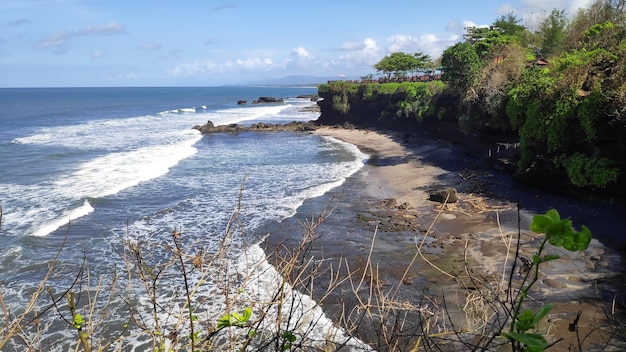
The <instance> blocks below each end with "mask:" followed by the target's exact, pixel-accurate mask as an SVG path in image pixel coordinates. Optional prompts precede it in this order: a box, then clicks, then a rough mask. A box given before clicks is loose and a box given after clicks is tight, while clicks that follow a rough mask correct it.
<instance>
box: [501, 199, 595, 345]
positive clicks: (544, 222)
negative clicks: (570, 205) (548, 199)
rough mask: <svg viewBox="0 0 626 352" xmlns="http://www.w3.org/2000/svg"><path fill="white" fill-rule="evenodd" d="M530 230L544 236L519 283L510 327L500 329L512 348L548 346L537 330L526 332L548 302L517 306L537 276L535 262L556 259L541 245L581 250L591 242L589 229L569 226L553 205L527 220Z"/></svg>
mask: <svg viewBox="0 0 626 352" xmlns="http://www.w3.org/2000/svg"><path fill="white" fill-rule="evenodd" d="M530 230H531V231H533V232H535V233H537V234H543V235H544V237H543V239H542V241H541V245H540V246H539V249H538V250H537V253H536V254H535V255H533V258H532V263H533V266H534V272H533V278H532V280H531V281H530V282H529V283H528V285H525V286H523V287H522V289H521V293H520V297H519V299H518V300H517V303H516V304H515V307H514V311H513V315H512V321H511V331H510V332H508V333H503V336H504V337H506V338H507V339H509V341H511V344H512V346H513V350H514V351H530V352H540V351H544V350H545V349H546V348H547V347H548V343H547V342H546V339H545V338H544V336H543V335H541V334H538V333H530V332H529V331H531V330H533V329H534V328H535V327H536V326H537V323H539V321H540V320H541V319H542V318H543V317H545V316H546V315H547V314H548V313H549V312H550V309H552V305H551V304H545V305H543V306H542V307H540V308H539V309H538V310H537V311H536V312H533V311H532V310H531V309H524V310H523V311H521V312H520V310H521V307H522V303H523V302H524V300H525V299H526V297H527V296H528V291H529V290H530V288H531V287H532V286H533V285H534V284H535V282H537V280H538V278H539V265H540V264H541V263H545V262H548V261H551V260H556V259H559V256H558V255H555V254H545V255H543V250H544V248H545V245H546V243H549V244H551V245H553V246H557V247H561V248H564V249H566V250H568V251H572V252H574V251H581V250H585V249H587V247H588V246H589V242H591V231H590V230H589V229H588V228H587V227H586V226H584V225H583V226H582V229H581V231H580V232H579V231H576V230H575V229H574V228H573V227H572V221H571V220H570V219H561V216H560V215H559V212H558V211H556V210H555V209H551V210H548V211H547V212H546V213H545V214H543V215H542V214H540V215H535V216H534V217H533V219H532V222H531V223H530Z"/></svg>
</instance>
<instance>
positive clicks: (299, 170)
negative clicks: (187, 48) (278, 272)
mask: <svg viewBox="0 0 626 352" xmlns="http://www.w3.org/2000/svg"><path fill="white" fill-rule="evenodd" d="M316 93H317V88H315V87H307V88H302V87H291V88H289V87H210V88H54V89H53V88H50V89H47V88H46V89H43V88H42V89H0V106H1V107H2V110H1V111H0V126H2V127H1V128H0V206H1V207H2V210H3V214H2V228H1V229H0V240H1V241H2V244H3V245H2V246H1V247H0V286H1V287H2V289H3V292H2V294H3V296H4V299H5V301H7V302H9V304H11V303H15V304H17V305H18V306H19V304H20V303H19V302H20V300H23V299H24V297H28V293H27V292H28V290H29V289H31V288H32V287H34V285H36V284H37V283H38V281H39V280H40V279H41V277H42V275H43V273H44V272H45V268H46V265H47V264H48V263H49V262H50V261H51V260H52V259H53V258H54V256H55V255H56V252H57V250H58V249H59V246H60V245H61V243H62V242H63V239H64V238H65V237H66V235H67V241H66V244H65V248H64V256H63V258H62V261H65V262H68V263H74V264H76V263H81V262H82V258H83V256H85V257H86V258H87V262H88V265H89V267H90V268H91V269H92V270H94V272H98V271H100V272H104V271H105V269H106V268H111V267H112V266H115V265H116V261H118V260H119V258H115V257H116V256H115V255H112V252H111V242H115V241H116V239H119V238H120V237H124V236H129V234H130V235H131V236H151V237H152V238H154V237H158V236H163V237H165V236H169V234H170V233H171V231H172V230H173V229H178V230H180V231H182V232H183V233H184V234H185V238H186V239H187V240H188V241H191V242H193V241H198V242H201V243H202V244H203V246H207V248H206V250H209V251H210V250H211V248H210V247H211V246H214V247H215V248H217V246H218V245H219V243H220V241H221V236H222V234H223V233H224V228H225V227H226V225H227V223H228V222H229V219H231V216H232V214H233V211H234V210H235V209H240V211H239V218H238V221H240V222H241V223H243V224H244V226H245V227H246V228H247V232H248V233H254V232H255V229H257V228H260V227H261V226H262V225H263V224H265V223H267V222H268V221H279V220H281V219H284V218H286V217H289V216H292V215H293V214H294V213H295V211H296V209H297V208H298V207H299V206H300V205H301V204H302V202H303V201H304V200H306V199H308V198H312V197H316V196H320V195H322V194H324V193H325V192H327V191H328V190H330V189H332V188H334V187H337V186H339V185H340V184H342V183H343V182H344V181H345V179H346V178H347V177H349V176H350V175H352V174H354V173H355V172H356V171H358V170H359V169H360V168H361V167H362V165H363V162H364V160H365V159H366V158H367V156H366V155H364V154H361V153H360V152H359V151H358V149H357V148H356V147H355V146H352V145H348V144H345V143H342V142H339V141H337V140H334V139H331V138H327V137H322V136H319V135H316V134H306V133H287V132H280V133H242V134H235V135H232V134H216V135H207V136H202V135H201V134H200V133H199V132H198V131H196V130H194V129H192V127H193V126H194V125H200V124H204V123H206V122H207V121H208V120H210V121H212V122H213V123H214V124H215V125H224V124H231V123H239V124H244V125H245V124H250V123H254V122H267V123H284V122H289V121H294V120H295V121H308V120H313V119H316V118H317V114H315V113H312V112H306V111H304V109H303V108H305V107H307V106H310V105H312V104H314V102H311V101H310V100H308V99H297V98H296V97H297V96H298V95H305V94H316ZM260 96H274V97H280V98H285V103H284V104H258V105H252V104H246V105H237V101H238V100H247V101H249V102H250V101H252V100H254V99H257V98H258V97H260ZM242 189H243V191H242ZM239 207H240V208H239ZM249 240H250V241H251V243H254V242H255V241H258V239H254V238H253V239H249ZM255 250H257V251H258V250H259V248H255ZM83 253H84V254H83ZM72 279H73V278H71V277H70V278H68V280H69V281H68V282H65V281H63V280H60V281H55V282H56V283H57V285H58V286H59V287H58V289H63V287H64V285H67V284H69V283H71V280H72Z"/></svg>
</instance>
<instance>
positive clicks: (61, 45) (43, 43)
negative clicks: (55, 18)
mask: <svg viewBox="0 0 626 352" xmlns="http://www.w3.org/2000/svg"><path fill="white" fill-rule="evenodd" d="M71 37H72V34H71V33H69V32H65V31H63V32H58V33H55V34H51V35H48V36H45V37H44V38H42V39H41V40H39V42H37V47H39V48H41V49H50V50H52V51H54V52H55V53H61V52H65V50H66V48H65V46H66V44H67V42H68V41H69V40H70V38H71Z"/></svg>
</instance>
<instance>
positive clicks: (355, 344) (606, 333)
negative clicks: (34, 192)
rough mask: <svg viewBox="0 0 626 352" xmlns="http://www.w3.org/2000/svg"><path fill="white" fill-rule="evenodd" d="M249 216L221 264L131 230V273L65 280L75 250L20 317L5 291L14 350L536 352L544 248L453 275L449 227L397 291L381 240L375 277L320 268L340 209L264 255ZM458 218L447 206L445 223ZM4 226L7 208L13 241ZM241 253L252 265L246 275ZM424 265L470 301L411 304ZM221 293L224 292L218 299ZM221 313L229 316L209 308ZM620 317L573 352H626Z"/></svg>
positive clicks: (581, 335) (360, 270) (6, 329)
mask: <svg viewBox="0 0 626 352" xmlns="http://www.w3.org/2000/svg"><path fill="white" fill-rule="evenodd" d="M242 187H243V186H242ZM241 206H242V205H241V204H240V202H239V203H238V204H237V206H236V208H235V210H234V211H233V214H232V216H231V218H230V220H229V222H228V224H227V226H226V228H225V230H224V233H223V235H222V237H221V241H220V245H219V248H218V249H217V250H213V251H209V250H208V249H207V248H206V247H203V246H202V244H201V243H197V242H195V241H193V240H192V239H189V238H187V237H186V235H185V233H184V231H182V230H180V229H174V230H172V232H171V234H170V236H169V237H168V238H157V237H154V236H151V235H150V234H144V236H142V237H138V236H134V235H131V233H130V231H126V233H125V235H124V236H121V237H120V238H119V239H118V240H119V241H117V242H115V243H113V242H112V244H111V246H112V247H113V249H114V251H113V252H114V253H116V255H117V256H118V258H119V260H118V262H119V263H120V265H118V266H116V267H115V268H111V270H110V271H109V272H105V273H99V274H97V275H96V274H93V273H92V271H91V269H90V265H89V263H88V261H87V260H86V259H85V258H86V256H84V257H83V258H82V262H81V264H80V266H79V269H78V270H75V271H72V272H65V273H62V272H61V273H59V272H57V271H58V270H62V268H60V267H59V266H58V258H59V257H60V256H61V255H62V253H63V250H64V247H65V241H64V242H63V243H62V244H61V245H60V246H59V249H58V252H57V254H56V256H55V258H54V260H53V261H51V262H50V263H49V265H48V267H47V270H46V272H45V274H44V275H43V278H42V279H41V281H40V282H39V284H38V285H37V286H36V287H35V288H34V289H33V290H32V295H31V297H30V298H29V299H26V300H25V301H24V302H23V303H21V305H20V308H19V310H13V309H10V308H9V306H8V305H7V304H5V301H4V296H3V294H4V292H3V290H2V288H0V309H1V317H0V350H2V351H10V350H16V351H22V350H28V351H49V350H68V349H69V350H84V351H133V350H145V351H296V350H298V351H367V350H377V351H465V350H471V351H492V350H513V351H514V350H520V348H521V350H530V349H528V348H526V347H525V345H524V344H511V341H510V340H509V339H507V338H506V337H505V333H506V332H508V331H509V327H510V326H511V324H512V322H515V320H516V319H518V318H516V316H515V314H516V313H515V307H516V306H517V305H518V303H519V302H520V299H522V298H521V297H522V291H523V290H524V288H525V287H527V286H528V283H529V280H530V278H531V276H530V275H531V274H530V273H532V272H533V270H534V269H535V267H534V264H533V263H530V264H529V263H528V262H525V261H524V260H523V259H522V258H523V255H522V252H523V251H522V246H531V245H532V244H529V243H524V242H523V241H522V235H523V232H522V230H521V229H518V232H517V233H508V234H507V233H504V232H503V231H501V237H500V240H501V241H502V243H503V244H504V245H505V246H506V248H507V250H506V253H503V256H502V262H501V263H500V266H499V269H498V270H499V271H498V273H497V274H493V273H492V274H486V273H481V272H477V271H475V270H474V269H473V263H472V260H471V259H470V258H469V257H468V255H467V251H466V255H465V257H464V260H463V261H464V271H463V272H461V273H452V272H447V271H446V270H445V269H442V268H440V267H437V266H436V264H434V262H433V261H432V260H431V258H429V256H428V255H427V254H425V253H424V251H423V247H424V243H425V241H426V237H428V236H430V235H431V229H432V226H433V225H434V223H435V222H436V221H438V220H437V218H435V220H434V221H433V224H431V227H430V228H429V229H428V231H426V233H425V234H424V236H423V237H422V239H421V240H420V241H418V240H416V242H415V252H414V256H413V259H412V260H411V261H410V262H409V263H407V267H406V268H407V269H406V271H405V272H404V276H403V277H402V279H401V280H399V282H398V283H397V284H391V285H390V284H387V283H385V282H383V280H382V278H381V274H380V272H379V269H378V267H377V266H376V265H375V261H374V260H373V253H374V251H375V249H376V238H377V236H378V234H377V230H375V231H374V233H373V236H372V242H371V246H370V248H369V253H368V256H367V258H366V260H365V263H364V265H358V266H357V265H355V264H354V263H351V262H349V261H348V260H347V259H345V258H340V259H339V260H336V261H333V262H326V261H324V260H319V259H320V258H316V257H315V256H314V255H313V251H312V245H313V244H314V243H315V241H316V240H317V238H318V236H319V234H318V231H319V229H320V226H322V224H323V222H324V221H325V219H327V218H328V217H330V216H332V208H331V207H330V206H329V207H328V208H327V209H325V210H323V211H322V212H321V213H320V214H317V215H315V216H312V217H311V218H309V219H306V220H304V221H302V222H301V223H300V225H301V226H300V229H301V233H300V234H297V235H296V234H293V235H291V236H292V237H297V238H298V241H297V244H295V245H293V244H287V243H282V244H279V245H277V246H276V247H275V248H274V249H273V250H270V251H267V253H260V252H259V250H258V247H254V246H251V243H250V242H248V239H247V237H246V231H245V224H242V223H241V221H240V219H239V210H240V207H241ZM444 209H445V205H442V206H441V208H440V210H439V214H441V213H442V212H443V211H444ZM1 223H2V209H1V208H0V230H1ZM69 232H70V228H69V226H68V230H67V233H69ZM65 238H66V239H67V235H66V237H65ZM416 238H417V237H416ZM235 244H236V245H235ZM468 246H469V242H466V249H467V247H468ZM253 247H254V248H253ZM233 254H234V256H235V258H234V259H237V260H238V262H240V263H243V264H242V265H236V264H234V263H235V261H233ZM269 263H271V264H272V265H270V264H269ZM416 263H418V264H419V265H421V266H433V267H434V268H435V269H436V271H437V272H439V273H440V275H442V276H446V277H449V278H450V279H452V280H454V281H455V282H457V283H458V287H459V290H458V292H457V294H456V295H455V296H449V295H448V294H447V293H446V292H444V291H437V292H435V291H432V292H431V291H427V290H423V291H421V292H420V295H419V297H420V298H419V299H417V300H410V299H406V298H404V296H403V294H402V290H403V289H406V287H402V285H404V282H405V279H406V278H407V277H408V273H409V270H410V268H412V267H413V266H414V265H415V264H416ZM54 275H66V276H67V275H71V277H72V278H73V280H72V283H71V284H70V285H69V287H67V288H66V289H64V290H62V291H54V290H52V289H50V288H48V285H49V283H50V282H51V280H53V279H54ZM208 282H210V283H211V287H213V289H211V290H208V289H207V283H208ZM320 283H323V286H321V287H320ZM311 297H314V298H315V300H312V299H311ZM215 302H218V303H215ZM214 304H220V306H222V307H223V310H222V311H221V312H219V313H215V312H214V311H213V310H211V309H207V307H209V306H212V305H214ZM322 308H324V309H322ZM619 308H620V307H618V305H617V304H613V306H612V307H611V309H607V310H605V313H606V315H605V316H604V317H603V319H598V325H597V327H594V328H588V331H579V326H578V325H576V323H574V325H572V326H573V327H574V330H573V331H572V334H575V335H576V336H577V339H576V341H577V342H576V344H574V345H570V346H569V347H571V348H572V349H573V350H581V351H582V350H593V348H595V347H596V346H595V345H594V344H595V343H597V342H598V341H599V338H598V337H597V336H601V339H600V340H602V341H604V342H605V343H606V346H605V347H607V348H608V347H610V346H616V345H619V342H620V341H623V336H624V335H623V328H622V327H623V325H622V324H621V322H620V319H619V318H618V317H619V314H618V313H619V312H618V310H619ZM324 311H325V312H326V313H324ZM329 317H330V318H332V323H331V321H330V320H329V319H328V318H329ZM459 317H462V319H460V318H459ZM548 325H549V324H548ZM533 330H534V331H536V333H537V334H541V336H545V337H547V340H548V342H549V343H550V348H551V349H554V350H557V349H559V348H560V347H559V346H560V345H559V342H561V339H562V336H552V335H550V334H549V331H548V330H547V327H546V325H542V324H538V325H537V326H536V327H533ZM137 344H140V346H139V347H137ZM569 347H568V348H569ZM559 350H562V349H559Z"/></svg>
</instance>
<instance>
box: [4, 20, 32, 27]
mask: <svg viewBox="0 0 626 352" xmlns="http://www.w3.org/2000/svg"><path fill="white" fill-rule="evenodd" d="M31 23H32V22H31V20H29V19H27V18H21V19H19V20H15V21H11V22H9V23H7V26H9V27H19V26H23V25H26V24H31Z"/></svg>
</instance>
